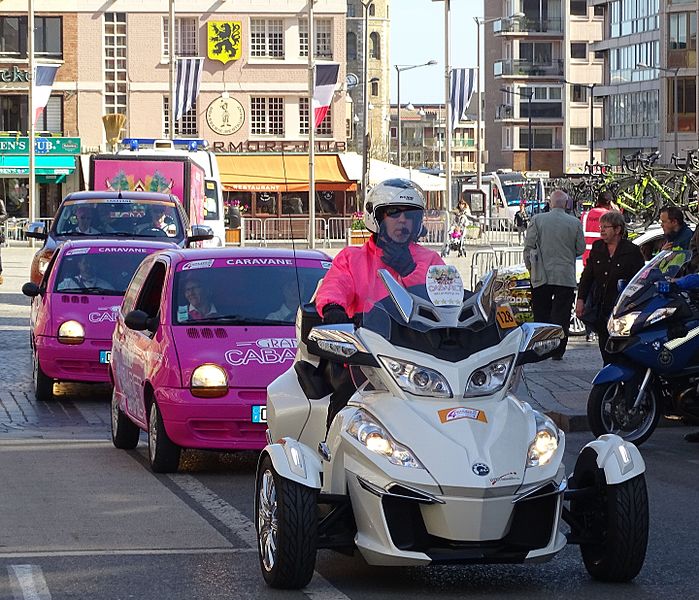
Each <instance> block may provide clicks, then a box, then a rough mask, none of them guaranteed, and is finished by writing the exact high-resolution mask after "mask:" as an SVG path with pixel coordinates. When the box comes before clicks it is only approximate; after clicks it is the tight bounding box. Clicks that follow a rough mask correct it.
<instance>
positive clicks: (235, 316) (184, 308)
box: [173, 257, 330, 325]
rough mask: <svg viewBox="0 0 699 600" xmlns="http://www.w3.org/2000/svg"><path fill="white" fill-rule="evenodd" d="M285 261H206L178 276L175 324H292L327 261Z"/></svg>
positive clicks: (183, 265)
mask: <svg viewBox="0 0 699 600" xmlns="http://www.w3.org/2000/svg"><path fill="white" fill-rule="evenodd" d="M295 262H296V268H294V259H291V258H289V259H286V258H266V257H265V258H229V259H216V260H214V259H203V260H195V261H189V262H187V263H180V265H178V271H177V272H176V273H175V279H174V292H173V304H174V306H173V324H175V325H191V324H193V323H196V324H197V325H203V324H219V325H293V324H294V323H295V320H296V312H297V311H298V308H299V302H303V303H306V302H308V301H309V300H310V298H311V296H312V295H313V293H314V292H315V289H316V287H317V285H318V282H319V281H320V280H321V279H322V278H323V277H324V276H325V273H326V272H327V268H328V267H329V266H330V263H329V262H327V263H326V262H323V263H321V261H318V260H305V259H300V258H299V259H296V261H295Z"/></svg>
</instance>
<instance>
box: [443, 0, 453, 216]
mask: <svg viewBox="0 0 699 600" xmlns="http://www.w3.org/2000/svg"><path fill="white" fill-rule="evenodd" d="M450 9H451V7H450V0H444V114H445V124H444V125H445V127H444V135H445V140H446V153H447V155H446V165H445V171H446V185H447V191H446V194H445V195H444V199H443V203H444V205H443V206H442V208H443V209H446V210H449V209H450V208H451V119H452V117H451V112H452V111H451V104H450V102H449V96H450V94H449V88H450V85H449V84H450V79H451V65H450V62H451V56H450V54H451V53H450V51H449V25H450V22H451V15H450Z"/></svg>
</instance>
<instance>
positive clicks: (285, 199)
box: [282, 192, 308, 216]
mask: <svg viewBox="0 0 699 600" xmlns="http://www.w3.org/2000/svg"><path fill="white" fill-rule="evenodd" d="M307 214H308V192H283V193H282V216H284V215H307Z"/></svg>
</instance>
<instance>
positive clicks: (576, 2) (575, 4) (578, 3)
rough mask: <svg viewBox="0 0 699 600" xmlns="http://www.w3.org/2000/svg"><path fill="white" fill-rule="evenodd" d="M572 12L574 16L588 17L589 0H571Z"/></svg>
mask: <svg viewBox="0 0 699 600" xmlns="http://www.w3.org/2000/svg"><path fill="white" fill-rule="evenodd" d="M570 14H571V16H573V17H586V16H587V0H570Z"/></svg>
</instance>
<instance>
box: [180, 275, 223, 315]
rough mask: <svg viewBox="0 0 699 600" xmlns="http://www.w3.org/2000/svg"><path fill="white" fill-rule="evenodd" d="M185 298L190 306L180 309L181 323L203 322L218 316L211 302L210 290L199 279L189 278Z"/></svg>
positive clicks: (185, 285) (185, 287) (186, 283)
mask: <svg viewBox="0 0 699 600" xmlns="http://www.w3.org/2000/svg"><path fill="white" fill-rule="evenodd" d="M184 297H185V299H186V300H187V303H188V304H187V306H181V307H180V308H179V312H180V314H181V316H180V321H201V320H203V319H207V318H209V317H216V316H218V314H219V313H218V310H217V309H216V306H214V303H213V302H212V301H211V293H210V291H209V289H208V288H207V287H205V286H204V285H203V284H202V282H201V281H200V280H199V279H198V278H196V277H189V278H187V279H186V281H185V282H184ZM183 317H184V318H183Z"/></svg>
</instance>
